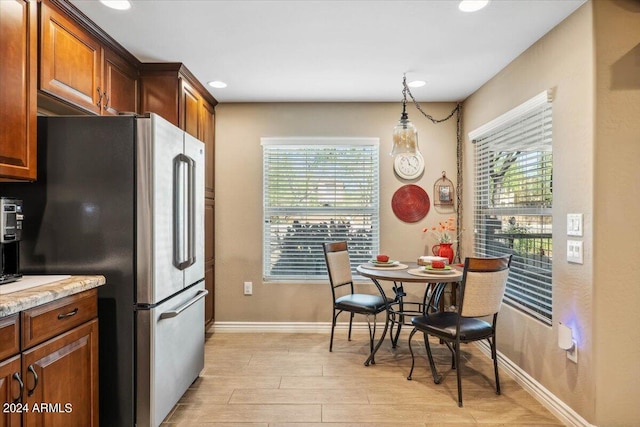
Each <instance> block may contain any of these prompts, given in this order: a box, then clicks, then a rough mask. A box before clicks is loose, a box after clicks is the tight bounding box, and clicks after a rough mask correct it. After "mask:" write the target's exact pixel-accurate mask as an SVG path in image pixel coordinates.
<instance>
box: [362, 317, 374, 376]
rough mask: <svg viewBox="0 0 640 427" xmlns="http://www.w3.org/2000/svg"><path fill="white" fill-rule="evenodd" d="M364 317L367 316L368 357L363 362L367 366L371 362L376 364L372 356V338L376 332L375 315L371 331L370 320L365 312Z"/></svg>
mask: <svg viewBox="0 0 640 427" xmlns="http://www.w3.org/2000/svg"><path fill="white" fill-rule="evenodd" d="M366 317H367V326H368V327H369V358H368V359H367V361H366V362H365V363H364V364H365V366H368V365H369V363H371V364H372V365H375V364H376V361H375V360H374V358H373V338H374V336H375V334H376V317H375V315H374V316H373V332H372V331H371V320H370V319H369V315H368V314H367V315H366ZM367 362H368V363H367Z"/></svg>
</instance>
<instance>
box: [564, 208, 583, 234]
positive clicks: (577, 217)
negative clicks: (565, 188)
mask: <svg viewBox="0 0 640 427" xmlns="http://www.w3.org/2000/svg"><path fill="white" fill-rule="evenodd" d="M583 222H584V221H583V215H582V214H581V213H570V214H567V236H582V234H583Z"/></svg>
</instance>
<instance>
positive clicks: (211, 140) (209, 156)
mask: <svg viewBox="0 0 640 427" xmlns="http://www.w3.org/2000/svg"><path fill="white" fill-rule="evenodd" d="M201 113H202V114H201V119H202V120H201V122H202V135H201V137H200V139H201V140H202V142H204V145H205V155H206V157H205V162H204V163H205V175H204V196H205V197H207V198H210V199H213V198H214V197H215V188H214V184H215V174H214V170H215V152H216V134H215V132H216V122H215V120H216V116H215V111H214V109H213V107H212V106H211V105H209V103H207V102H203V103H202V110H201Z"/></svg>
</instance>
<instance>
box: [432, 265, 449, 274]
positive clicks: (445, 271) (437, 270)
mask: <svg viewBox="0 0 640 427" xmlns="http://www.w3.org/2000/svg"><path fill="white" fill-rule="evenodd" d="M424 272H425V273H429V274H450V273H455V272H456V270H454V269H453V268H451V267H449V266H446V267H445V268H444V269H441V268H431V266H429V265H428V266H426V267H424Z"/></svg>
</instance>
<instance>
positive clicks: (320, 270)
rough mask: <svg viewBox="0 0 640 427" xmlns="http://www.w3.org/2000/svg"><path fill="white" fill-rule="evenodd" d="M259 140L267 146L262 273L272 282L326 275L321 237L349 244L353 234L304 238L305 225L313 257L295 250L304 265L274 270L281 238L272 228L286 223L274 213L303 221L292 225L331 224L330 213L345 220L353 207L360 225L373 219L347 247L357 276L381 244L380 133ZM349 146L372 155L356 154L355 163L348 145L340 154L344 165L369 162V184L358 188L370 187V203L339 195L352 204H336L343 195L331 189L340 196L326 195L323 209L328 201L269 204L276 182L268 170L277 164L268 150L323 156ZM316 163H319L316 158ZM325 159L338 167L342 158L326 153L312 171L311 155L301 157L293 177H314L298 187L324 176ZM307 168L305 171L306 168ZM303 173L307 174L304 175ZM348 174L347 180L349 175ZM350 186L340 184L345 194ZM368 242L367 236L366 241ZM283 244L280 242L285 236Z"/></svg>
mask: <svg viewBox="0 0 640 427" xmlns="http://www.w3.org/2000/svg"><path fill="white" fill-rule="evenodd" d="M261 145H262V147H263V154H262V167H263V213H262V219H263V229H262V244H263V246H262V247H263V262H262V276H263V281H265V282H269V283H274V282H283V283H291V282H305V283H309V282H319V281H325V280H326V279H327V277H328V275H327V271H326V266H325V265H324V253H323V251H322V243H323V242H325V241H338V240H347V242H348V244H349V239H348V238H346V239H345V238H342V237H344V236H343V235H341V234H340V233H336V234H337V235H338V237H334V238H331V237H328V238H324V239H323V238H321V237H317V236H315V237H309V238H308V239H309V240H306V239H307V237H305V236H306V235H304V233H306V231H305V230H302V231H300V234H299V236H298V237H300V238H304V239H305V240H304V243H305V245H307V246H306V247H308V248H312V249H311V251H312V253H311V256H310V259H309V260H307V259H306V257H307V256H308V255H304V257H305V260H303V261H301V259H302V257H303V256H302V255H296V254H293V255H292V256H291V261H290V263H295V262H298V263H299V264H300V265H299V266H298V265H295V266H292V267H289V270H290V271H285V270H286V269H282V270H281V271H282V272H287V273H289V274H277V273H274V262H277V261H274V260H275V259H276V258H275V257H277V254H276V255H275V256H274V252H275V251H277V249H276V246H277V245H278V243H277V242H275V243H274V241H273V240H274V234H273V232H272V231H273V229H274V228H280V229H281V230H282V229H283V228H284V227H286V225H285V223H284V222H280V223H279V224H280V225H273V223H272V220H273V218H274V215H276V216H278V215H279V216H280V217H281V218H282V217H284V216H285V215H289V219H291V218H293V219H297V220H299V221H300V222H299V223H294V224H293V225H290V227H294V226H295V224H297V225H298V226H299V227H300V228H304V227H305V226H306V227H309V226H310V225H309V224H316V225H320V224H322V225H325V226H326V225H327V224H332V225H333V224H334V223H333V222H331V218H332V217H333V218H334V219H343V220H344V218H346V217H349V213H351V216H352V217H353V218H354V219H353V221H355V222H354V223H355V224H360V227H362V229H365V228H367V225H366V224H368V221H370V224H369V228H368V229H367V231H366V232H363V233H360V234H359V237H357V238H356V240H354V241H353V242H352V243H351V244H349V248H350V251H349V252H350V257H351V261H352V262H351V265H352V273H353V276H354V279H359V278H360V276H359V275H358V274H357V271H356V270H355V267H356V266H357V265H359V264H362V263H363V262H366V261H367V260H369V259H371V257H372V256H374V255H375V254H376V253H377V252H378V248H379V246H380V226H379V225H380V179H379V178H380V140H379V138H372V137H264V138H261ZM350 149H354V150H355V151H354V156H356V157H357V156H358V155H360V156H362V155H364V156H365V157H368V156H370V157H371V158H370V160H369V161H367V162H356V161H355V160H353V161H352V163H349V162H350V161H351V160H350V158H349V157H344V154H345V151H343V152H342V153H340V154H341V157H340V159H345V163H344V164H346V165H347V166H346V167H348V166H355V165H357V166H358V167H360V168H362V167H367V166H368V167H369V169H367V171H366V173H367V175H366V176H365V177H363V180H364V181H365V182H366V185H367V186H368V187H366V188H367V190H360V191H370V192H367V195H369V199H367V198H360V199H362V200H365V199H366V200H367V201H368V202H369V203H370V204H371V206H357V205H353V206H352V205H351V203H352V202H350V201H347V202H345V201H344V200H343V199H340V200H342V203H346V204H347V205H348V206H344V205H340V207H338V205H339V200H338V196H337V195H336V194H335V193H337V192H336V191H333V193H332V192H329V194H332V195H333V196H334V197H336V199H334V200H329V201H328V203H327V204H326V206H327V209H324V205H323V206H317V205H316V206H312V205H309V206H306V207H300V206H293V205H291V206H285V207H282V206H278V207H274V206H273V205H270V203H272V204H273V203H274V202H273V201H271V195H272V194H273V192H271V193H269V191H270V185H273V182H272V178H271V177H270V176H269V175H268V173H269V168H270V167H274V162H272V160H273V159H272V158H271V157H270V156H271V155H272V154H270V153H271V151H269V150H283V151H281V153H284V154H285V155H289V156H291V158H294V157H295V156H296V155H295V154H292V153H294V152H297V155H300V154H302V153H316V155H318V156H319V157H323V156H324V155H325V154H327V155H328V153H330V152H334V153H337V152H339V151H341V150H347V151H349V150H350ZM287 150H290V153H286V151H287ZM298 150H299V151H298ZM320 153H322V154H320ZM357 153H360V154H357ZM316 160H317V158H316ZM313 163H314V164H315V162H313ZM322 164H324V165H325V166H326V165H330V166H332V167H333V168H334V169H335V167H336V165H340V164H342V162H337V163H336V162H330V161H328V160H326V159H325V163H317V164H315V165H316V166H318V165H320V166H318V167H319V168H320V169H317V170H316V172H315V173H314V172H313V169H310V168H309V167H310V166H311V164H310V163H308V162H307V160H306V159H305V160H303V161H300V163H298V165H300V166H301V170H300V174H301V175H297V174H296V175H295V176H294V178H291V179H292V180H294V181H295V178H299V177H302V176H307V177H310V178H308V179H310V183H308V184H303V186H302V187H298V188H306V185H312V183H313V180H314V179H321V178H319V177H322V173H323V169H322V166H321V165H322ZM303 170H304V172H302V171H303ZM334 172H340V171H339V170H334ZM305 173H306V174H307V175H304V174H305ZM369 173H371V175H368V174H369ZM344 176H345V177H346V176H347V174H346V173H345V175H344ZM349 176H351V175H349ZM327 177H328V178H329V181H332V180H335V179H336V177H338V178H342V176H341V175H332V174H327ZM344 179H345V182H346V178H344ZM294 181H292V182H294ZM341 184H343V183H341ZM276 185H277V184H276ZM345 187H346V186H345ZM276 191H277V187H276ZM316 191H318V190H317V188H316ZM346 191H348V190H345V189H344V188H342V187H341V194H344V193H345V192H346ZM350 194H353V193H350ZM355 194H356V195H359V194H360V193H359V192H356V193H355ZM316 196H317V194H316ZM323 197H325V198H326V197H331V196H328V195H327V194H323ZM283 199H285V200H284V201H283V202H282V203H285V202H286V197H283ZM354 200H355V199H354ZM276 203H280V202H276ZM325 211H328V212H325ZM289 212H291V213H289ZM332 212H333V215H331V213H332ZM369 216H370V220H369V219H368V218H369ZM303 220H304V221H305V223H302V221H303ZM358 220H360V221H361V222H359V221H358ZM322 221H326V222H322ZM338 223H339V222H338V221H336V222H335V224H338ZM348 225H349V226H352V225H353V224H352V223H351V222H349V223H348ZM332 230H335V228H333V229H332ZM363 234H364V235H368V236H370V238H369V239H368V240H367V238H366V237H362V235H363ZM280 236H281V237H280V238H281V239H282V233H280ZM347 236H351V235H347ZM316 238H317V239H318V240H317V245H316V244H315V239H316ZM363 242H364V243H363ZM366 242H369V245H368V246H367V243H366ZM309 243H314V244H313V246H311V245H308V244H309ZM280 244H282V240H281V243H280ZM358 248H360V249H358ZM352 249H353V250H352ZM281 250H282V249H281ZM307 262H308V272H306V271H305V270H304V269H305V268H306V267H305V265H307Z"/></svg>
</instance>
